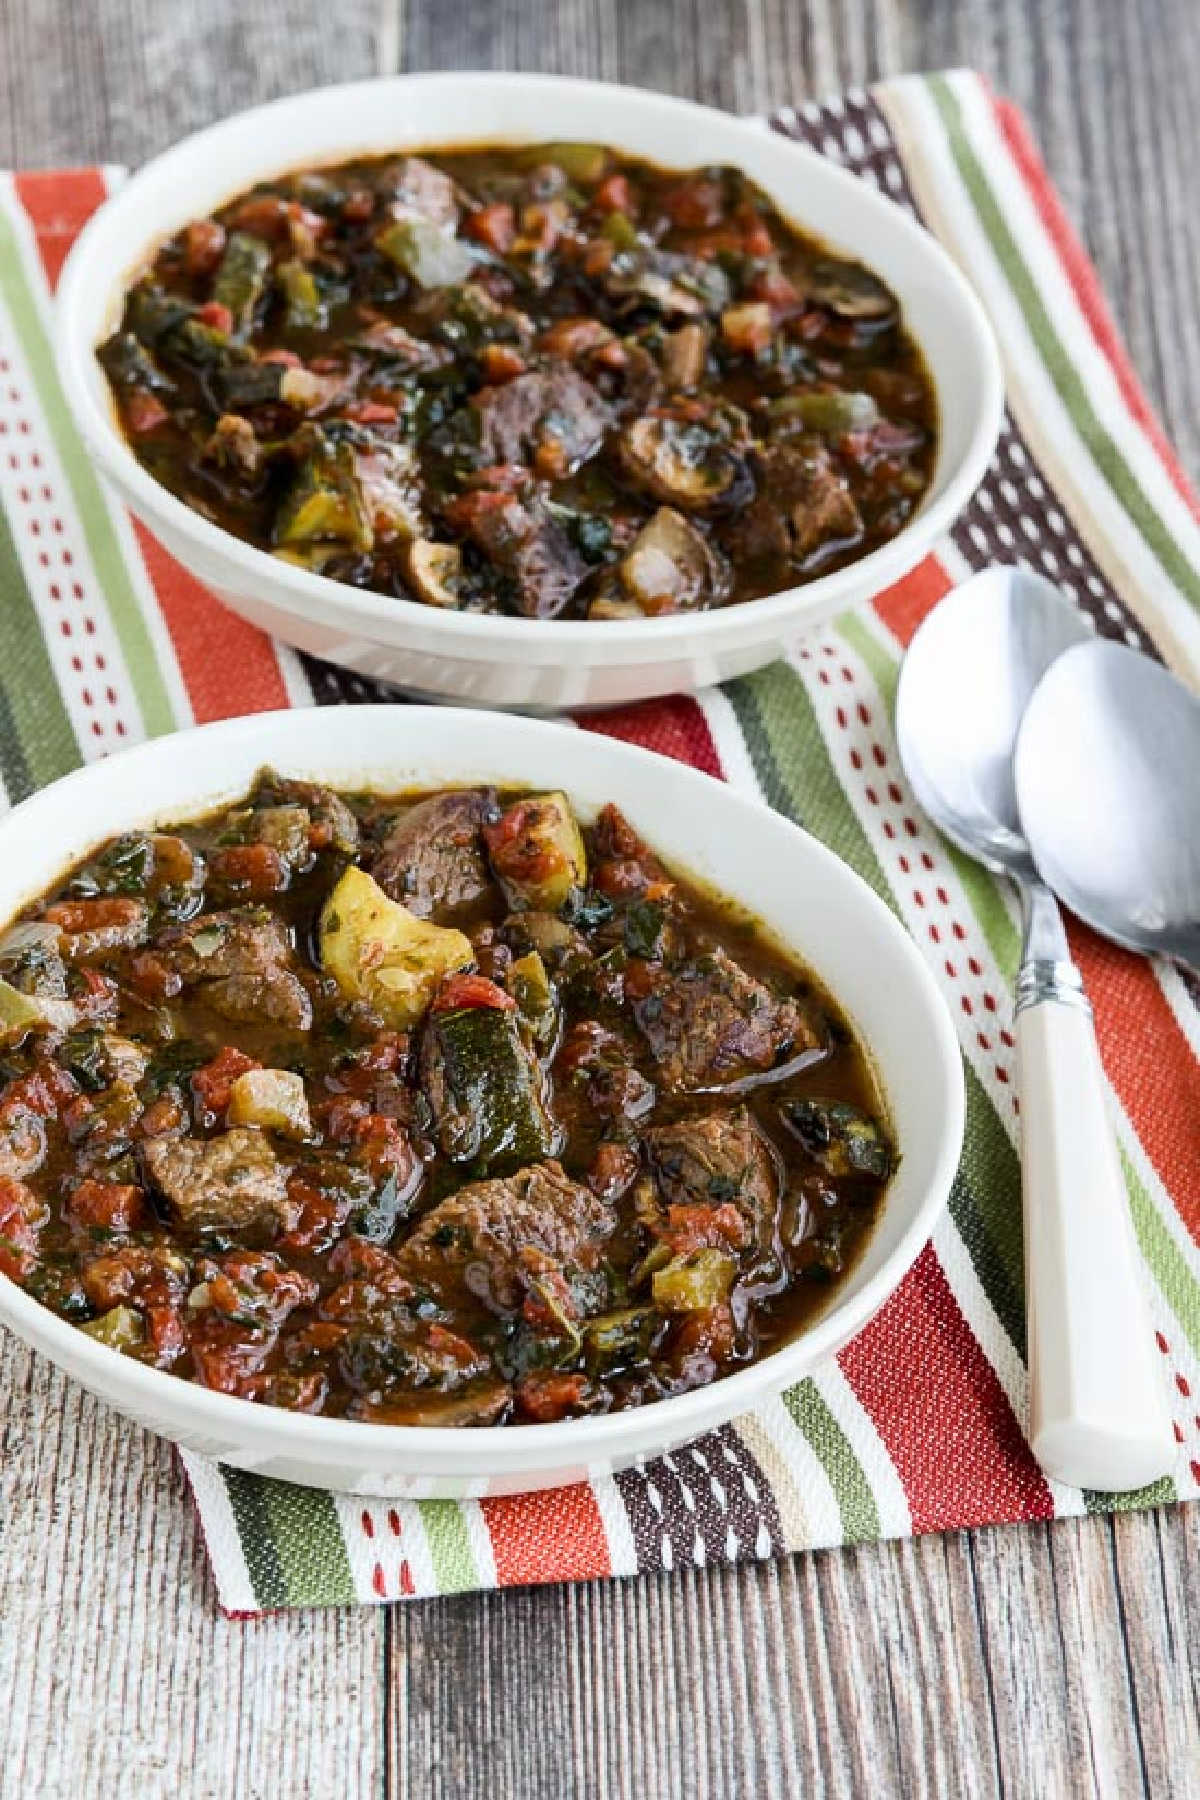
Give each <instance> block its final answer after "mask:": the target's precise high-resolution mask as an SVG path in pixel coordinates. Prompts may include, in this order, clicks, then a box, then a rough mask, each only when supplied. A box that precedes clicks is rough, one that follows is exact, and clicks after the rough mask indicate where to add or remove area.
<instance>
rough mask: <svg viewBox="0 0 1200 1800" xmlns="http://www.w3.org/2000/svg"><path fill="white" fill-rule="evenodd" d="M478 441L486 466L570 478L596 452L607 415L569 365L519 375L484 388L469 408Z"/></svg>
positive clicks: (593, 392) (600, 401) (609, 421)
mask: <svg viewBox="0 0 1200 1800" xmlns="http://www.w3.org/2000/svg"><path fill="white" fill-rule="evenodd" d="M474 405H475V407H476V408H477V410H478V413H479V441H480V446H481V449H482V451H483V454H484V460H485V462H488V463H523V462H528V461H529V460H530V459H531V458H532V459H533V461H534V465H535V467H536V468H537V472H538V473H539V474H541V475H545V476H546V477H547V478H548V479H551V480H556V479H559V478H561V477H562V476H564V475H570V474H571V473H572V472H573V471H574V470H575V469H577V468H578V467H579V465H580V464H581V463H583V462H586V461H587V459H588V457H589V456H592V455H593V454H594V453H595V452H596V451H597V450H598V449H599V448H600V445H601V443H602V442H603V439H604V434H605V432H606V431H607V430H608V427H609V426H610V425H611V424H612V420H613V414H612V409H611V407H610V406H609V405H608V403H607V401H606V400H604V399H603V398H602V397H601V395H600V394H598V393H597V392H596V389H595V388H594V387H593V386H592V384H591V382H589V381H585V380H584V378H583V376H582V375H579V374H577V373H576V371H575V370H574V369H573V368H572V367H571V366H570V364H569V363H554V364H552V365H551V366H550V367H549V368H547V369H542V370H537V371H534V372H533V373H531V374H528V375H519V376H518V377H517V378H516V380H515V381H509V382H506V383H505V384H504V386H503V387H494V388H484V390H483V392H482V393H481V394H479V395H478V396H477V398H476V400H475V402H474Z"/></svg>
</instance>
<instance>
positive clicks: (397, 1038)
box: [355, 1031, 409, 1074]
mask: <svg viewBox="0 0 1200 1800" xmlns="http://www.w3.org/2000/svg"><path fill="white" fill-rule="evenodd" d="M408 1046H409V1038H408V1033H407V1031H384V1032H381V1033H380V1035H379V1036H378V1037H377V1038H376V1039H375V1042H374V1043H373V1044H368V1045H367V1047H366V1049H365V1050H360V1051H359V1052H358V1054H357V1057H356V1058H355V1060H356V1061H357V1062H358V1064H359V1065H360V1067H362V1068H364V1069H375V1070H378V1072H379V1073H380V1074H388V1073H391V1072H392V1071H393V1070H395V1069H398V1068H399V1067H400V1064H401V1063H402V1062H403V1061H404V1059H405V1057H406V1056H407V1055H408Z"/></svg>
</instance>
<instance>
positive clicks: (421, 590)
mask: <svg viewBox="0 0 1200 1800" xmlns="http://www.w3.org/2000/svg"><path fill="white" fill-rule="evenodd" d="M404 573H405V575H406V576H407V577H408V581H409V585H410V586H411V587H412V588H413V589H414V591H415V593H416V597H417V599H418V600H424V602H425V603H426V605H427V606H441V607H447V608H451V609H452V608H454V607H456V606H457V605H458V595H459V583H460V581H461V579H462V551H461V550H460V549H459V547H458V545H457V544H439V543H436V542H435V541H434V539H433V538H414V539H413V541H412V542H411V543H410V544H409V545H408V548H407V550H406V552H405V557H404Z"/></svg>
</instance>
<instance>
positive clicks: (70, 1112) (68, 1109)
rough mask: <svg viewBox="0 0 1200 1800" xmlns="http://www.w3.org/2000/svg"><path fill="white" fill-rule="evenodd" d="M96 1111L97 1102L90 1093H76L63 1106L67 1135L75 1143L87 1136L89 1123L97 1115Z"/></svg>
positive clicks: (63, 1119) (63, 1118)
mask: <svg viewBox="0 0 1200 1800" xmlns="http://www.w3.org/2000/svg"><path fill="white" fill-rule="evenodd" d="M95 1113H96V1103H95V1101H94V1100H92V1099H91V1097H90V1096H89V1095H88V1094H76V1096H75V1098H74V1099H73V1100H68V1102H67V1104H66V1105H65V1106H64V1107H63V1111H62V1122H63V1125H64V1126H65V1128H66V1133H67V1136H68V1137H69V1138H70V1140H71V1142H72V1143H73V1144H74V1143H77V1142H78V1140H79V1139H80V1138H81V1137H84V1136H86V1134H87V1129H88V1125H89V1124H90V1122H91V1120H92V1119H93V1118H94V1117H95Z"/></svg>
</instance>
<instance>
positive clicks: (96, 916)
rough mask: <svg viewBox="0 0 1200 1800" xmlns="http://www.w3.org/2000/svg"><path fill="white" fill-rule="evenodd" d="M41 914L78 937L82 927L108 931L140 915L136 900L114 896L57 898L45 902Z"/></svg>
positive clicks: (136, 918)
mask: <svg viewBox="0 0 1200 1800" xmlns="http://www.w3.org/2000/svg"><path fill="white" fill-rule="evenodd" d="M42 917H43V918H44V919H45V920H46V922H47V923H48V924H50V925H57V926H58V927H59V929H60V930H61V931H65V932H66V934H67V936H68V937H80V936H82V934H83V933H84V932H85V931H109V930H111V929H113V928H114V927H117V928H120V927H123V926H127V925H135V924H137V923H138V922H139V921H140V920H141V919H142V918H143V917H144V908H143V903H142V901H140V900H122V899H120V898H118V897H116V896H113V897H112V898H101V899H98V900H59V901H57V902H56V903H55V905H53V906H48V907H47V908H46V910H45V912H44V913H43V914H42Z"/></svg>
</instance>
